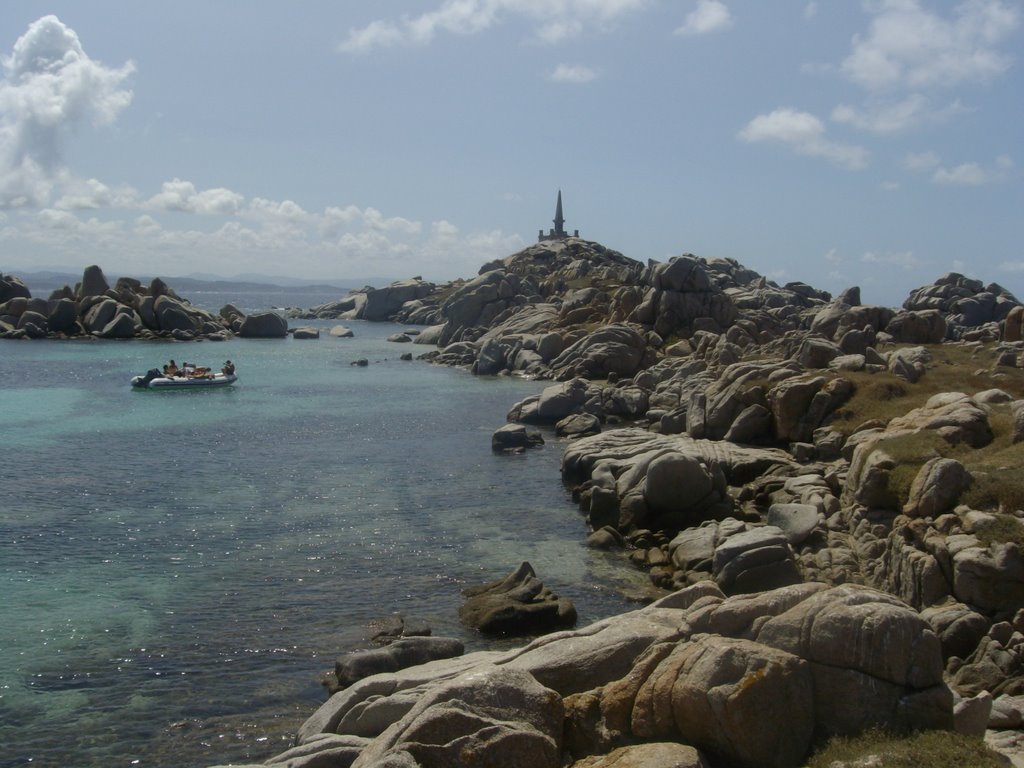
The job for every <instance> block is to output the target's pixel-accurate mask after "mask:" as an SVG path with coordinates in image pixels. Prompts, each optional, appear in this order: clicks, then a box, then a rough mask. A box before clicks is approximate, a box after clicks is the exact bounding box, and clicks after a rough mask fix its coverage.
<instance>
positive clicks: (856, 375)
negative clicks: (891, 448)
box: [832, 344, 1024, 435]
mask: <svg viewBox="0 0 1024 768" xmlns="http://www.w3.org/2000/svg"><path fill="white" fill-rule="evenodd" d="M925 348H926V349H927V350H928V351H929V353H930V354H931V358H932V359H931V362H930V363H928V364H927V366H926V368H927V370H926V372H925V374H924V376H922V377H921V379H920V380H919V381H918V382H917V383H915V384H911V383H909V382H907V381H906V380H904V379H901V378H899V377H898V376H894V375H893V374H891V373H888V372H883V373H868V372H867V371H854V372H850V371H844V372H843V374H842V375H843V376H844V377H845V378H848V379H850V381H852V382H853V383H854V386H855V387H856V392H855V393H854V395H853V397H852V398H850V400H849V401H848V402H847V403H846V404H845V405H844V406H843V407H842V408H841V409H840V410H839V411H837V412H836V414H835V416H834V418H833V420H832V427H833V428H834V429H836V430H838V431H839V432H842V433H843V434H846V435H849V434H851V433H853V432H854V430H856V429H857V427H858V426H860V425H861V424H864V423H865V422H867V421H873V420H876V419H877V420H880V421H883V422H888V421H889V420H890V419H894V418H896V417H897V416H902V415H903V414H905V413H907V412H908V411H911V410H913V409H914V408H920V407H921V406H923V405H924V404H925V403H926V402H927V401H928V399H929V398H930V397H931V396H932V395H937V394H939V393H941V392H966V393H967V394H969V395H973V394H976V393H978V392H982V391H984V390H986V389H993V388H999V389H1002V390H1004V391H1006V392H1008V393H1009V394H1010V395H1011V396H1012V397H1013V398H1015V399H1018V398H1024V370H1022V369H1020V368H1006V367H1000V368H998V369H993V367H992V366H993V364H994V363H995V359H996V345H995V344H986V345H977V344H928V345H925Z"/></svg>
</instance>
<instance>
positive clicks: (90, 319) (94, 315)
mask: <svg viewBox="0 0 1024 768" xmlns="http://www.w3.org/2000/svg"><path fill="white" fill-rule="evenodd" d="M120 306H121V305H120V304H118V303H117V302H116V301H114V300H113V299H103V300H102V301H100V302H98V303H96V304H94V305H93V306H92V308H91V309H89V311H88V312H86V313H85V317H84V318H83V324H84V325H85V329H86V330H87V331H88V332H89V333H96V334H101V333H103V331H104V329H105V328H106V327H107V325H109V323H110V321H111V320H113V319H114V316H115V315H117V313H118V308H119V307H120Z"/></svg>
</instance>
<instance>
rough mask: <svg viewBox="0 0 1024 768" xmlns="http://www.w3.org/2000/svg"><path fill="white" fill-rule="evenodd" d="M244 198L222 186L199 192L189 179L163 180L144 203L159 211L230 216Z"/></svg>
mask: <svg viewBox="0 0 1024 768" xmlns="http://www.w3.org/2000/svg"><path fill="white" fill-rule="evenodd" d="M244 200H245V198H244V197H242V195H240V194H238V193H237V192H232V191H231V190H229V189H224V188H223V187H217V188H215V189H206V190H203V191H202V192H200V191H199V190H197V189H196V186H195V184H193V183H192V182H191V181H182V180H181V179H174V180H173V181H165V182H164V183H163V187H162V189H161V190H160V192H158V193H157V194H155V195H153V197H151V198H150V199H149V200H148V201H147V202H146V203H145V206H146V207H147V208H150V209H153V210H160V211H179V212H182V213H198V214H200V215H204V216H232V215H234V214H236V213H238V211H239V209H240V208H241V206H242V203H243V202H244Z"/></svg>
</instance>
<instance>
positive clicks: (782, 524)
mask: <svg viewBox="0 0 1024 768" xmlns="http://www.w3.org/2000/svg"><path fill="white" fill-rule="evenodd" d="M85 283H86V280H85V279H83V283H82V284H81V286H79V287H78V288H76V289H74V290H72V289H68V290H69V291H71V295H69V296H61V297H57V298H56V299H54V298H53V297H51V299H50V302H51V303H52V302H56V303H58V304H59V303H60V302H61V301H64V300H66V301H77V305H76V312H77V314H76V317H77V318H78V319H77V320H76V322H77V323H78V324H79V326H80V327H81V328H82V330H83V331H87V332H90V333H96V331H95V330H91V331H90V330H89V329H90V328H92V329H95V328H96V327H98V322H90V323H86V320H87V319H88V317H89V313H90V312H91V311H92V310H93V309H94V308H95V307H97V306H99V305H101V304H102V303H103V302H104V301H113V302H115V303H117V304H118V305H119V306H121V307H129V308H132V311H133V312H134V313H135V314H134V315H133V316H132V323H133V328H135V329H136V335H138V333H139V331H138V328H139V327H140V326H137V325H135V318H136V317H137V318H138V319H139V320H140V321H141V327H142V328H143V329H148V331H146V330H144V331H142V333H146V332H148V333H159V334H167V333H170V334H171V335H173V331H168V330H167V329H165V328H164V326H163V321H159V320H158V325H157V327H159V329H160V330H159V331H157V330H154V327H153V326H152V325H151V324H149V323H147V322H146V319H145V317H144V316H143V312H142V311H141V309H140V308H141V307H142V306H144V305H146V304H147V300H149V302H148V304H149V306H150V308H151V309H152V308H155V304H156V302H157V301H159V299H160V298H162V297H167V296H168V294H167V292H166V291H162V290H161V289H160V287H159V286H156V287H155V288H154V286H150V287H149V288H148V289H145V290H144V289H143V288H142V287H141V286H138V287H133V288H132V290H131V291H128V292H127V293H130V294H131V296H129V295H126V293H125V286H124V285H122V283H121V281H119V282H118V287H117V288H116V289H114V290H113V293H115V294H118V295H119V296H121V298H120V299H118V298H115V296H111V295H110V292H111V289H109V288H108V289H106V290H105V291H101V292H99V293H91V291H92V290H93V289H92V288H89V289H85V288H84V287H83V286H84V285H85ZM87 292H88V295H87ZM97 297H103V298H102V299H101V300H100V301H94V300H95V299H96V298H97ZM132 297H134V298H132ZM0 298H2V296H0ZM19 299H20V300H22V301H25V302H29V301H34V300H31V299H25V298H24V297H17V298H6V299H5V300H4V303H2V304H0V322H3V323H7V325H10V322H9V320H8V318H12V317H15V316H16V315H17V317H18V323H17V324H16V325H15V326H14V327H13V329H12V330H11V331H4V335H9V334H10V333H15V334H17V333H19V332H23V333H22V335H24V336H29V337H31V335H32V333H33V332H31V331H30V330H29V329H28V326H29V325H34V326H36V327H39V326H38V325H37V323H36V319H35V317H31V318H30V321H24V318H25V314H26V313H30V312H31V313H35V314H36V315H42V314H43V312H41V311H39V310H41V309H42V306H41V305H36V308H35V309H29V305H28V304H27V303H26V305H25V306H24V308H23V309H22V311H21V312H20V313H15V312H13V311H12V310H11V309H10V307H9V305H10V304H11V301H12V300H13V301H19ZM171 299H172V300H175V301H176V302H177V303H181V300H180V299H177V298H176V297H173V296H172V297H171ZM136 304H137V305H138V308H136ZM86 305H88V306H86ZM19 306H20V305H19ZM163 306H169V305H168V304H167V302H163ZM48 307H50V309H51V310H52V306H50V305H48ZM62 311H64V312H67V311H68V310H62ZM107 311H109V310H107ZM114 312H115V315H117V313H118V312H120V314H121V316H127V315H128V312H127V311H124V310H119V309H118V308H117V307H115V308H114ZM147 316H148V315H147ZM295 316H296V317H310V318H319V319H328V318H330V319H353V318H360V319H368V320H391V321H395V322H399V323H404V324H407V325H422V326H426V328H425V329H423V330H422V331H421V332H420V333H419V334H417V335H416V336H415V337H414V341H415V342H420V343H426V344H436V345H437V350H436V351H432V352H430V353H427V354H426V355H424V356H423V357H425V358H426V359H428V360H431V361H433V362H436V363H440V364H448V365H460V366H466V367H467V368H469V369H470V370H472V371H473V372H474V373H476V374H479V375H523V376H529V377H533V378H536V379H547V380H550V381H551V382H552V383H551V384H550V385H549V386H548V387H547V388H545V389H544V391H543V392H542V393H541V394H540V395H538V396H536V397H532V398H528V399H527V400H524V401H523V402H521V403H517V404H515V405H513V406H512V407H511V409H510V412H509V415H508V419H509V426H506V427H503V428H502V429H500V430H498V432H496V434H495V438H494V441H493V447H494V448H495V450H502V451H506V450H510V451H516V450H529V449H530V447H531V445H533V444H535V443H536V442H537V441H536V440H535V439H534V438H533V437H532V436H531V434H530V432H529V430H527V429H526V427H527V426H533V425H547V426H550V427H553V428H554V429H555V430H556V432H557V434H559V435H561V436H564V437H565V438H566V439H567V440H568V441H569V442H568V443H567V444H566V447H565V451H564V455H563V458H562V475H563V478H564V480H565V482H566V483H567V484H569V486H570V487H572V488H573V494H574V498H575V499H576V501H577V502H578V504H579V506H580V511H581V513H582V514H584V515H585V516H586V519H587V521H588V523H589V526H590V528H591V531H592V532H591V534H590V537H589V539H588V543H589V544H590V545H591V546H595V547H603V548H613V549H620V550H622V552H623V558H624V560H625V559H627V558H628V560H629V561H631V562H632V563H633V564H634V565H635V566H636V567H640V568H643V569H645V570H646V571H647V572H648V573H649V575H650V580H651V583H652V587H654V588H657V589H659V590H661V591H662V594H664V595H665V597H663V598H661V599H660V600H657V601H656V602H654V603H653V604H652V605H650V606H648V607H646V608H643V609H640V610H638V611H634V612H632V613H629V614H625V615H623V616H619V617H614V618H611V619H607V620H605V621H602V622H598V623H596V624H593V625H591V626H589V627H586V628H582V629H575V630H564V629H563V630H561V631H557V632H553V633H550V634H546V635H543V636H541V637H539V638H538V639H536V640H534V641H532V642H530V643H528V644H527V645H526V646H524V647H523V648H520V649H517V650H515V651H500V652H498V651H489V652H479V653H473V654H469V655H461V656H456V657H454V658H447V659H437V658H436V657H434V658H435V660H432V661H426V663H420V662H421V661H422V657H419V656H416V654H415V653H412V652H411V651H402V652H401V653H400V652H399V650H400V649H401V646H400V647H399V650H396V651H395V652H394V653H393V654H392V655H393V656H396V657H398V656H402V655H403V653H404V654H405V655H406V656H407V658H410V659H412V660H413V663H412V665H411V666H405V668H402V669H395V670H392V671H389V672H385V673H381V674H371V675H370V676H368V677H359V678H357V679H352V680H350V681H349V682H348V684H347V685H339V686H337V687H336V689H335V690H336V691H337V692H335V693H334V694H333V695H332V696H331V697H330V698H329V699H328V701H327V702H326V703H325V704H324V705H323V706H322V707H321V708H320V710H318V711H317V712H316V713H315V714H314V715H313V716H312V717H311V718H310V720H309V721H307V723H306V724H305V725H304V726H303V727H302V728H301V729H300V732H299V734H298V737H297V742H296V747H295V748H294V749H292V750H289V751H288V752H286V753H284V754H282V755H279V756H277V757H274V758H272V759H271V760H269V761H267V762H266V763H265V764H264V765H270V766H284V765H288V766H293V767H297V766H306V767H307V768H308V767H311V766H350V765H351V766H358V767H359V768H365V767H367V766H396V767H397V766H416V765H420V766H435V765H436V766H448V765H481V766H482V765H495V766H509V767H513V766H520V765H522V766H527V765H529V766H546V765H550V766H563V765H576V766H580V767H584V766H585V767H586V768H595V767H598V766H600V767H602V768H603V767H605V766H608V767H610V766H631V765H641V764H642V765H648V766H659V765H665V766H670V765H673V766H674V765H694V766H698V765H748V766H759V765H772V766H775V765H777V766H793V765H802V764H804V762H805V761H806V760H807V759H808V757H809V755H810V754H811V753H812V752H813V751H815V750H816V749H818V748H819V747H821V746H822V745H823V744H824V743H825V742H826V741H827V740H828V739H829V738H830V737H832V736H835V735H847V734H857V733H860V732H862V731H864V730H866V729H868V728H871V727H884V728H888V729H892V730H895V731H906V730H916V729H955V730H956V731H957V732H959V733H961V734H964V735H965V736H967V737H970V738H981V737H985V738H986V740H987V741H988V743H990V744H992V745H995V746H997V747H998V748H999V749H1000V750H1002V751H1003V752H1004V753H1005V754H1007V755H1009V756H1010V758H1011V759H1013V760H1014V761H1017V762H1018V764H1024V758H1022V757H1021V755H1022V753H1024V750H1022V748H1021V745H1022V744H1024V731H1022V730H1021V729H1022V728H1024V610H1022V609H1024V556H1022V553H1021V547H1022V546H1024V484H1022V483H1021V481H1020V480H1019V479H1018V475H1019V470H1018V467H1019V466H1020V464H1021V460H1022V459H1024V447H1021V445H1020V443H1022V442H1024V370H1022V368H1021V364H1022V357H1024V355H1022V353H1024V343H1022V341H1021V339H1022V326H1024V306H1022V305H1021V304H1020V303H1019V302H1018V301H1017V299H1016V298H1015V297H1014V296H1013V295H1012V294H1011V293H1010V292H1009V291H1007V290H1006V289H1005V288H1002V287H1001V286H998V285H995V284H991V285H984V284H982V283H981V282H980V281H976V280H971V279H969V278H966V277H964V276H963V275H959V274H949V275H945V276H943V277H941V278H939V279H938V280H937V281H936V282H935V283H934V284H932V285H928V286H923V287H921V288H919V289H917V290H915V291H913V292H912V293H911V294H910V296H909V297H908V298H907V300H906V302H905V303H904V305H903V307H902V308H900V309H891V308H885V307H877V306H869V305H863V304H861V301H860V295H859V291H858V290H857V289H855V288H853V289H849V290H847V291H845V292H844V293H843V294H842V295H840V296H838V297H835V298H833V297H832V296H830V295H829V294H827V293H825V292H823V291H819V290H816V289H814V288H811V287H810V286H806V285H804V284H801V283H789V284H786V285H784V286H779V285H776V284H774V283H773V282H771V281H769V280H767V279H766V278H764V277H762V276H760V275H758V274H756V273H755V272H753V271H752V270H749V269H746V268H745V267H743V266H742V265H739V264H737V263H736V262H734V261H731V260H723V259H700V258H697V257H693V256H682V257H678V258H675V259H672V260H670V261H669V262H667V263H663V264H662V263H655V262H650V263H647V264H642V263H640V262H637V261H634V260H632V259H629V258H627V257H625V256H623V255H622V254H619V253H617V252H615V251H612V250H610V249H607V248H605V247H603V246H601V245H599V244H597V243H593V242H589V241H585V240H581V239H578V238H566V239H563V240H554V241H544V242H541V243H539V244H537V245H535V246H532V247H530V248H527V249H525V250H524V251H521V252H520V253H517V254H514V255H512V256H510V257H508V258H506V259H504V260H500V261H497V262H493V263H490V264H487V265H484V267H483V268H482V269H481V272H480V274H479V275H478V276H477V277H476V278H474V279H472V280H468V281H458V282H456V283H452V284H447V285H434V284H431V283H427V282H424V281H422V280H420V279H418V278H414V279H412V280H409V281H403V282H401V283H396V284H393V285H392V286H388V287H387V288H382V289H378V290H374V289H363V290H361V291H357V292H354V293H352V294H350V295H349V296H348V297H345V298H343V299H341V300H340V301H338V302H333V303H331V304H327V305H322V306H320V307H314V308H312V309H310V310H308V311H304V312H301V313H295ZM220 317H221V320H228V318H229V317H231V319H230V320H229V321H228V323H227V324H226V325H225V324H223V323H222V324H221V327H222V328H223V329H224V330H228V329H229V328H230V330H229V331H228V332H231V333H235V332H239V331H240V330H241V326H239V327H238V328H236V327H235V326H234V323H235V321H236V320H238V318H236V317H232V316H231V313H230V312H229V313H228V314H227V315H225V313H224V312H223V311H222V313H221V315H220ZM107 322H108V323H109V322H111V320H108V321H107ZM119 322H120V323H121V324H122V325H124V326H125V327H127V323H128V321H127V320H121V321H119ZM204 322H206V321H204ZM209 322H210V323H211V325H210V326H208V328H209V331H208V332H209V333H210V334H213V335H216V334H219V333H221V331H218V330H213V325H212V324H214V323H216V322H217V321H216V319H209ZM242 322H244V321H242ZM106 327H107V326H104V328H106ZM203 328H207V326H200V329H203ZM0 330H3V329H2V328H0ZM65 332H66V331H60V330H58V331H56V333H65ZM104 332H105V331H104ZM285 332H287V329H286V330H285ZM49 333H51V334H52V333H54V330H53V329H52V328H51V330H50V331H49ZM203 333H204V334H205V333H207V331H206V330H204V331H203ZM44 335H45V334H44ZM531 589H535V590H536V588H535V587H531ZM513 591H515V589H513ZM413 646H415V643H410V647H413ZM448 650H451V648H449V649H448ZM446 653H447V651H446ZM388 663H390V662H388ZM780 703H784V706H779V704H780Z"/></svg>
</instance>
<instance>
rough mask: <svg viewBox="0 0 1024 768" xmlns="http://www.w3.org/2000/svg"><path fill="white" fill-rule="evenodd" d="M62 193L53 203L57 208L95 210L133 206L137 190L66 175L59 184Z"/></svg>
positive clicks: (137, 199)
mask: <svg viewBox="0 0 1024 768" xmlns="http://www.w3.org/2000/svg"><path fill="white" fill-rule="evenodd" d="M60 187H61V190H62V194H61V196H60V197H59V198H58V199H57V202H56V203H54V208H56V209H58V210H66V211H76V210H89V209H91V210H96V209H100V208H135V207H137V206H138V204H139V196H138V192H136V191H135V190H134V189H132V188H131V187H118V188H112V187H109V186H107V185H106V184H104V183H103V182H102V181H98V180H97V179H76V178H73V177H67V178H64V179H62V181H61V184H60Z"/></svg>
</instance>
